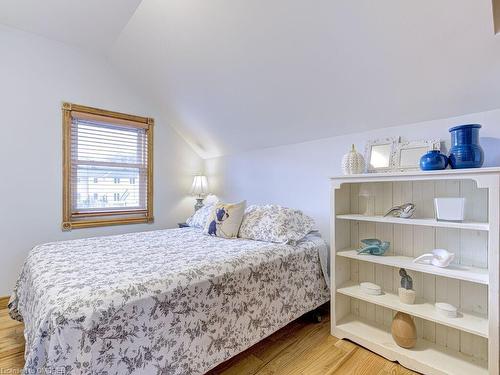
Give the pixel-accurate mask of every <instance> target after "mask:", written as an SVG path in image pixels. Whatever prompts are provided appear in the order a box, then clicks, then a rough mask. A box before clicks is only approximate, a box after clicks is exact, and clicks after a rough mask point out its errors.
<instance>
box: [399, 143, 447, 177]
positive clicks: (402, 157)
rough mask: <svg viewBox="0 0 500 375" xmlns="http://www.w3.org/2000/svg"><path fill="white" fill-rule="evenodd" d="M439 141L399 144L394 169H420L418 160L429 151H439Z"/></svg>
mask: <svg viewBox="0 0 500 375" xmlns="http://www.w3.org/2000/svg"><path fill="white" fill-rule="evenodd" d="M440 148H441V142H440V141H439V140H435V139H433V140H422V141H410V142H403V143H399V144H398V145H397V147H396V151H395V156H394V169H395V170H400V171H411V170H418V169H420V158H421V157H422V155H424V154H425V153H427V152H429V151H431V150H439V149H440Z"/></svg>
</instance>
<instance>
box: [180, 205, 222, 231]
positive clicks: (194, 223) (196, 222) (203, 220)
mask: <svg viewBox="0 0 500 375" xmlns="http://www.w3.org/2000/svg"><path fill="white" fill-rule="evenodd" d="M214 205H215V203H210V204H206V205H204V206H203V207H202V208H200V209H199V210H198V211H196V212H195V213H194V214H193V215H191V216H190V217H189V218H188V219H187V220H186V224H187V225H189V226H190V227H193V228H202V229H203V228H205V225H206V224H207V221H208V217H209V216H210V214H211V213H212V209H213V207H214Z"/></svg>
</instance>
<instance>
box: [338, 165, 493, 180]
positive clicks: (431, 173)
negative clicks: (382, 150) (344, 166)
mask: <svg viewBox="0 0 500 375" xmlns="http://www.w3.org/2000/svg"><path fill="white" fill-rule="evenodd" d="M485 173H486V174H487V173H500V167H490V168H468V169H443V170H438V171H420V170H417V171H400V172H384V173H360V174H349V175H337V176H333V177H331V179H332V180H334V179H341V180H344V179H345V180H349V179H358V178H366V177H374V178H379V177H380V178H383V177H389V178H390V177H399V176H401V177H419V176H434V177H436V176H453V175H469V174H485Z"/></svg>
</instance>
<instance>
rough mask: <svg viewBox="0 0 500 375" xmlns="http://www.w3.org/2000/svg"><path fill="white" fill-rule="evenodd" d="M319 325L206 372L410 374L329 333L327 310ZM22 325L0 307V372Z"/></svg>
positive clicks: (301, 326)
mask: <svg viewBox="0 0 500 375" xmlns="http://www.w3.org/2000/svg"><path fill="white" fill-rule="evenodd" d="M325 315H326V318H325V319H324V320H323V321H322V322H321V323H312V322H311V320H310V319H308V318H307V317H302V318H300V319H297V320H296V321H294V322H292V323H290V324H289V325H287V326H286V327H284V328H283V329H281V330H279V331H278V332H276V333H275V334H273V335H271V336H269V337H268V338H266V339H264V340H263V341H261V342H259V343H258V344H256V345H254V346H252V347H251V348H250V349H248V350H246V351H245V352H243V353H241V354H239V355H237V356H236V357H234V358H231V359H230V360H229V361H227V362H225V363H223V364H221V365H219V366H218V367H216V368H215V369H213V370H212V371H210V372H209V374H210V375H219V374H220V375H222V374H223V375H251V374H252V375H253V374H258V375H270V374H275V375H277V374H283V375H285V374H286V375H294V374H296V375H299V374H307V375H309V374H311V375H314V374H318V375H327V374H340V375H342V374H360V375H362V374H366V375H386V374H387V375H388V374H391V375H411V374H415V373H414V372H412V371H409V370H407V369H405V368H404V367H402V366H400V365H398V364H396V363H392V362H389V361H387V360H385V359H384V358H382V357H380V356H378V355H376V354H374V353H371V352H369V351H367V350H365V349H363V348H360V347H358V346H357V345H355V344H353V343H351V342H349V341H344V340H338V339H336V338H335V337H333V336H330V321H329V319H328V314H325ZM23 353H24V337H23V325H22V324H21V323H19V322H17V321H15V320H12V319H10V317H9V314H8V310H7V309H0V373H7V372H2V370H3V371H5V370H8V371H9V372H8V373H10V374H17V373H19V374H20V373H21V372H20V369H21V368H22V367H23V365H24V358H23Z"/></svg>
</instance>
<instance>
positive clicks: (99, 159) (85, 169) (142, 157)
mask: <svg viewBox="0 0 500 375" xmlns="http://www.w3.org/2000/svg"><path fill="white" fill-rule="evenodd" d="M70 142H71V146H70V147H71V176H70V183H71V208H72V216H73V217H78V216H79V215H81V216H92V215H93V214H94V215H95V216H106V215H113V214H117V213H119V212H122V213H128V212H130V213H132V214H138V213H144V214H146V213H147V208H148V202H147V199H148V170H149V168H148V132H147V124H139V123H138V124H135V123H133V122H132V121H127V120H119V119H118V120H117V119H112V118H110V119H109V120H108V119H107V118H106V117H105V116H96V115H87V114H80V113H78V112H76V113H75V112H72V116H71V141H70Z"/></svg>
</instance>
